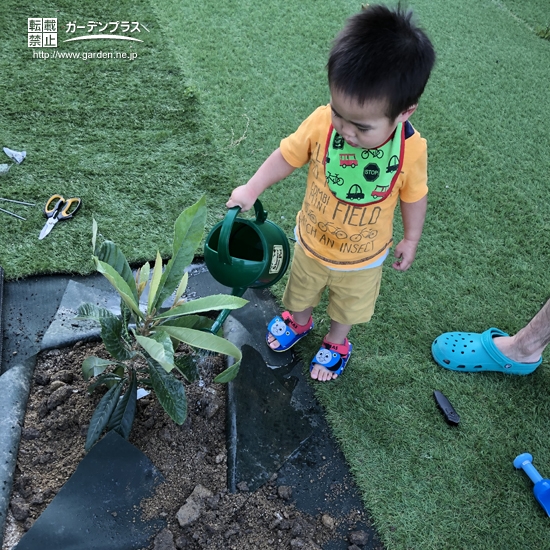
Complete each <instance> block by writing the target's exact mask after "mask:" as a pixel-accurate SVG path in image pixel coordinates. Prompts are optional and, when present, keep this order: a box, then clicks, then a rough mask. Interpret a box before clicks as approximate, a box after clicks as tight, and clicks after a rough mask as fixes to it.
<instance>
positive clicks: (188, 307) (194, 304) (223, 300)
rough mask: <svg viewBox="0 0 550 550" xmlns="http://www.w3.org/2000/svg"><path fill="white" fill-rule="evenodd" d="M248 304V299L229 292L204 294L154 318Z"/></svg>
mask: <svg viewBox="0 0 550 550" xmlns="http://www.w3.org/2000/svg"><path fill="white" fill-rule="evenodd" d="M246 304H248V300H245V299H244V298H239V297H238V296H231V295H229V294H215V295H214V296H206V297H205V298H198V299H197V300H191V301H190V302H185V304H182V305H181V306H178V307H174V308H171V309H169V310H167V311H164V312H163V313H161V314H159V315H157V316H156V317H155V318H156V319H163V318H165V317H177V316H179V315H189V314H190V313H200V312H201V311H213V310H219V309H239V308H240V307H243V306H244V305H246Z"/></svg>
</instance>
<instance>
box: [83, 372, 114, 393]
mask: <svg viewBox="0 0 550 550" xmlns="http://www.w3.org/2000/svg"><path fill="white" fill-rule="evenodd" d="M121 380H122V377H121V376H119V375H117V374H115V373H112V372H107V373H105V374H101V375H99V377H98V379H97V380H96V381H95V382H92V383H91V384H89V385H88V393H89V394H90V395H92V393H93V392H94V390H95V389H96V388H99V386H102V385H103V384H105V385H106V386H107V387H108V388H112V387H113V386H115V385H116V384H118V383H119V382H120V381H121Z"/></svg>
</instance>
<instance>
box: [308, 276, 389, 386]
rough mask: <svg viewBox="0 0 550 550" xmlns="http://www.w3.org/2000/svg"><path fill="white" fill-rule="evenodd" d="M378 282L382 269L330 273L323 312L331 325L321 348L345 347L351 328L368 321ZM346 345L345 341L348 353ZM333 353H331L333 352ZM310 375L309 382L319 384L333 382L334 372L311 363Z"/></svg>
mask: <svg viewBox="0 0 550 550" xmlns="http://www.w3.org/2000/svg"><path fill="white" fill-rule="evenodd" d="M381 279H382V266H378V267H373V268H371V269H363V270H359V271H347V272H346V271H342V272H338V271H332V272H331V275H330V277H329V282H328V286H329V288H330V294H329V305H328V310H327V312H328V314H329V316H330V319H331V323H330V330H329V332H328V334H327V335H326V336H325V340H324V343H323V345H325V342H328V343H330V344H337V345H341V344H345V343H346V338H347V336H348V333H349V331H350V330H351V327H352V326H353V325H356V324H359V323H366V322H368V321H370V319H371V317H372V314H373V313H374V306H375V304H376V299H377V298H378V294H379V292H380V281H381ZM350 345H351V344H349V341H348V344H347V348H348V350H349V349H350ZM333 351H335V350H334V348H333ZM339 352H340V354H341V355H342V356H344V353H345V352H343V351H342V350H340V351H339ZM348 353H349V351H348ZM310 374H311V377H312V378H315V379H316V380H319V381H322V382H325V381H327V380H333V379H334V378H337V375H336V374H335V373H334V372H331V371H330V370H329V369H327V368H325V367H324V366H323V365H320V364H319V363H316V362H315V360H314V361H313V362H312V365H311V368H310Z"/></svg>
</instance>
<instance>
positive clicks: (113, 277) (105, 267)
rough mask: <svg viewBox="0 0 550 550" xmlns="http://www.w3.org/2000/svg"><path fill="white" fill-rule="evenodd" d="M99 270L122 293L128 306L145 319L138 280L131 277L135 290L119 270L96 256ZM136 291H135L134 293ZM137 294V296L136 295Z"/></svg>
mask: <svg viewBox="0 0 550 550" xmlns="http://www.w3.org/2000/svg"><path fill="white" fill-rule="evenodd" d="M94 260H95V265H96V269H97V271H99V273H102V274H103V275H104V276H105V278H106V279H107V280H108V281H109V282H110V283H111V284H112V285H113V286H114V287H115V290H116V291H117V292H118V293H119V294H120V296H121V298H122V299H123V300H124V301H125V302H126V304H127V306H128V307H129V308H130V309H131V310H132V311H133V312H134V313H135V314H136V315H137V316H138V317H139V318H141V319H143V313H142V312H141V311H140V309H139V305H138V301H137V290H135V289H136V282H135V281H134V279H133V277H131V280H132V283H133V286H134V290H132V289H131V288H130V287H129V286H128V283H126V281H125V280H124V279H123V278H122V277H121V276H120V275H119V274H118V272H117V271H116V270H115V269H114V268H113V267H111V266H110V265H109V264H107V263H105V262H102V261H101V260H98V259H97V258H94ZM134 291H135V293H134ZM134 294H135V297H134Z"/></svg>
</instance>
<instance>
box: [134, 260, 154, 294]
mask: <svg viewBox="0 0 550 550" xmlns="http://www.w3.org/2000/svg"><path fill="white" fill-rule="evenodd" d="M150 273H151V266H150V265H149V262H146V263H145V264H144V265H142V266H141V268H140V269H139V275H138V283H137V289H138V298H139V297H140V296H141V294H142V293H143V291H144V290H145V287H146V286H147V283H148V282H149V274H150Z"/></svg>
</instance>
